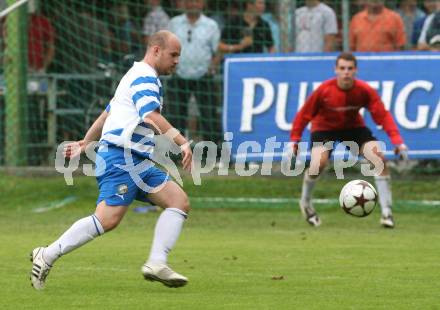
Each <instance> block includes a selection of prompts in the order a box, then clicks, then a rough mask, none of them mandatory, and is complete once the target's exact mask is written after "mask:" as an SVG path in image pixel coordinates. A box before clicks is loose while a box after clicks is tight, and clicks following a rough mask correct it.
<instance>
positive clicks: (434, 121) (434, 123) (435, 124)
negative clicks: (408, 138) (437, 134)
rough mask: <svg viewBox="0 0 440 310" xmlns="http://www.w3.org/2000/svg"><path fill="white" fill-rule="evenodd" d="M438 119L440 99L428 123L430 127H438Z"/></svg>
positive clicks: (439, 116) (439, 115)
mask: <svg viewBox="0 0 440 310" xmlns="http://www.w3.org/2000/svg"><path fill="white" fill-rule="evenodd" d="M439 119H440V99H439V101H438V103H437V107H436V108H435V112H434V115H433V116H432V120H431V123H429V128H430V129H436V128H437V127H438V121H439Z"/></svg>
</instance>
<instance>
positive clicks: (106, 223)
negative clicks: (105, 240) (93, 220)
mask: <svg viewBox="0 0 440 310" xmlns="http://www.w3.org/2000/svg"><path fill="white" fill-rule="evenodd" d="M100 222H101V225H102V228H104V231H105V232H109V231H110V230H113V229H115V228H116V227H118V225H119V223H120V222H121V218H120V217H118V216H111V217H106V218H105V219H102V220H100Z"/></svg>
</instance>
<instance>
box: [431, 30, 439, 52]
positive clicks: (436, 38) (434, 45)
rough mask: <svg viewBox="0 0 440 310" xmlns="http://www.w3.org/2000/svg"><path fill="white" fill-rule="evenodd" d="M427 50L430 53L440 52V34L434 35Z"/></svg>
mask: <svg viewBox="0 0 440 310" xmlns="http://www.w3.org/2000/svg"><path fill="white" fill-rule="evenodd" d="M429 50H430V51H432V52H440V34H437V35H435V36H434V37H432V39H431V40H430V41H429Z"/></svg>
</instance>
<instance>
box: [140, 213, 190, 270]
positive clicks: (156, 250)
mask: <svg viewBox="0 0 440 310" xmlns="http://www.w3.org/2000/svg"><path fill="white" fill-rule="evenodd" d="M186 218H187V214H186V213H185V212H183V211H182V210H180V209H177V208H167V209H165V210H164V211H163V212H162V214H161V215H160V216H159V219H158V220H157V223H156V228H155V229H154V238H153V245H152V247H151V252H150V257H149V259H148V262H153V263H160V264H166V263H167V257H168V253H169V252H170V251H171V249H172V248H173V247H174V244H175V243H176V241H177V239H178V238H179V235H180V232H181V231H182V227H183V223H184V222H185V219H186Z"/></svg>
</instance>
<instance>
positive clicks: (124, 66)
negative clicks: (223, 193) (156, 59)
mask: <svg viewBox="0 0 440 310" xmlns="http://www.w3.org/2000/svg"><path fill="white" fill-rule="evenodd" d="M111 16H112V20H111V23H110V32H111V33H112V34H113V36H112V37H113V40H112V41H113V42H112V53H113V62H115V63H116V64H117V65H118V68H119V70H120V71H126V70H128V68H130V67H131V66H132V65H133V61H134V58H135V55H136V42H138V41H139V39H138V35H137V32H136V29H135V25H134V23H133V22H132V21H131V19H130V11H129V9H128V6H127V4H123V3H119V4H116V5H114V6H113V7H112V14H111Z"/></svg>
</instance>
